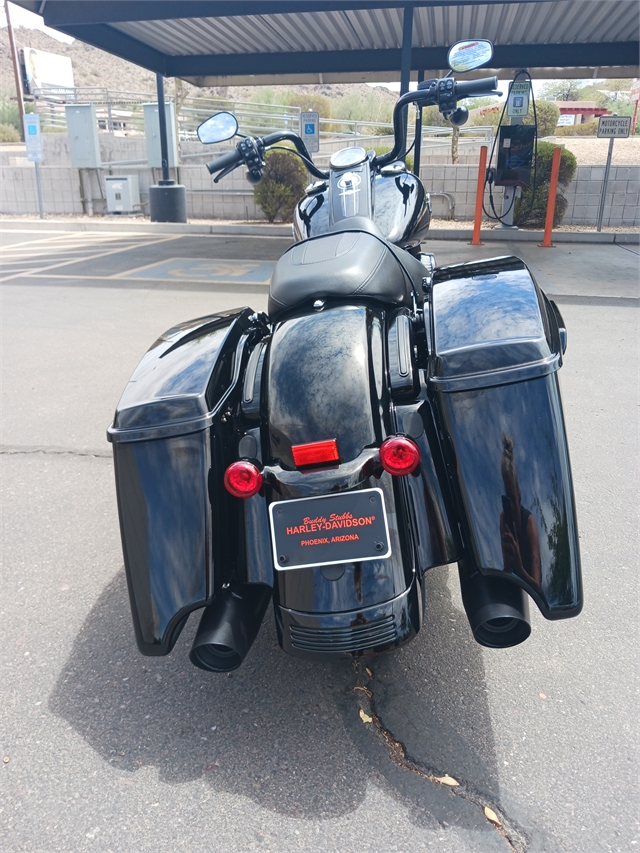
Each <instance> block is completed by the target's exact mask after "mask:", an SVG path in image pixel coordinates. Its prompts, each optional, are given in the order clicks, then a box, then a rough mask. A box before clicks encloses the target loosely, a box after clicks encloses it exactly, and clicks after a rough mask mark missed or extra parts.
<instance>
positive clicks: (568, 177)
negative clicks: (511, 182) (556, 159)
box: [514, 142, 578, 228]
mask: <svg viewBox="0 0 640 853" xmlns="http://www.w3.org/2000/svg"><path fill="white" fill-rule="evenodd" d="M556 147H557V146H555V145H552V144H551V143H550V142H538V150H537V154H536V166H537V176H536V181H537V187H536V194H535V199H534V201H533V207H532V210H531V213H530V214H529V215H528V216H527V218H526V222H522V223H521V224H523V225H524V224H526V225H527V226H528V227H530V228H540V227H542V226H544V223H545V219H546V216H547V200H548V198H549V184H550V182H551V160H552V157H553V149H554V148H556ZM577 165H578V164H577V160H576V158H575V155H574V154H572V153H571V151H567V150H566V149H563V150H562V154H561V155H560V171H559V173H558V192H557V194H556V204H555V208H554V212H553V224H554V226H556V225H560V223H561V222H562V217H563V216H564V214H565V211H566V209H567V204H568V202H567V200H566V198H565V197H564V195H563V193H562V190H563V189H565V188H566V187H567V186H568V185H569V184H570V183H571V181H572V180H573V176H574V175H575V173H576V167H577ZM532 180H533V172H532ZM532 193H533V188H532V187H530V186H529V187H523V189H522V196H521V198H519V199H517V200H516V206H515V211H514V216H515V221H516V222H519V221H520V218H521V217H522V216H524V215H526V213H527V211H528V210H529V207H530V206H531V197H532Z"/></svg>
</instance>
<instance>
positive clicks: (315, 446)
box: [291, 438, 340, 468]
mask: <svg viewBox="0 0 640 853" xmlns="http://www.w3.org/2000/svg"><path fill="white" fill-rule="evenodd" d="M291 450H292V452H293V461H294V462H295V463H296V467H297V468H302V467H304V466H305V465H322V464H323V463H325V462H338V461H339V460H340V454H339V453H338V442H337V441H336V440H335V438H331V439H329V440H328V441H314V442H313V443H311V444H294V445H293V446H292V448H291Z"/></svg>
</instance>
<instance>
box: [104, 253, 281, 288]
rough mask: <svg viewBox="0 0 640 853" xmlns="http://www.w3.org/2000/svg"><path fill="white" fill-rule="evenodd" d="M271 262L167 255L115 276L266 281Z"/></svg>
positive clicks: (242, 281) (269, 276)
mask: <svg viewBox="0 0 640 853" xmlns="http://www.w3.org/2000/svg"><path fill="white" fill-rule="evenodd" d="M274 266H275V264H274V263H272V262H270V261H235V260H222V261H221V260H208V259H202V258H198V259H196V258H169V259H168V260H165V261H158V262H156V263H155V264H149V265H148V266H145V267H140V268H139V269H134V270H129V271H128V272H126V273H122V274H121V275H120V276H119V277H121V278H131V279H149V280H164V281H171V280H173V281H207V282H211V283H212V284H215V283H216V282H238V283H239V284H268V283H269V281H270V280H271V274H272V273H273V268H274Z"/></svg>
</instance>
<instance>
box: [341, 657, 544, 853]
mask: <svg viewBox="0 0 640 853" xmlns="http://www.w3.org/2000/svg"><path fill="white" fill-rule="evenodd" d="M353 669H354V673H355V675H356V678H358V679H359V680H360V679H361V678H362V672H361V669H360V664H359V663H358V662H357V661H354V662H353ZM365 671H366V677H367V681H366V682H365V683H364V684H357V685H356V686H355V687H354V688H353V692H354V693H357V694H363V695H364V696H366V697H367V699H368V710H366V713H368V715H369V716H370V717H371V718H372V721H373V724H374V726H375V727H376V730H377V732H378V734H379V735H380V736H381V737H382V740H383V741H384V743H385V745H386V747H387V750H388V752H389V756H390V758H391V761H393V763H394V764H396V765H397V766H398V767H400V768H401V769H402V770H408V771H409V772H411V773H415V774H416V775H417V776H420V777H421V778H422V779H425V780H427V781H428V782H431V783H432V784H434V785H442V786H444V787H447V788H449V790H450V791H451V794H452V795H453V796H456V797H462V798H463V799H465V800H467V801H468V802H470V803H473V805H475V806H478V808H479V809H480V810H481V811H482V813H483V815H484V817H485V818H486V819H487V821H488V822H489V823H490V824H491V825H492V826H493V827H494V828H495V829H497V830H498V832H499V833H500V834H501V835H502V837H503V838H504V839H505V841H506V842H507V844H508V845H509V849H510V850H511V851H512V853H526V850H527V846H528V844H527V837H526V835H525V834H524V832H523V831H522V830H521V829H520V828H519V827H517V826H516V825H515V824H514V823H513V821H511V820H510V819H509V818H508V817H507V816H506V815H505V814H504V812H503V811H502V810H501V809H500V807H499V806H498V805H497V804H495V803H491V802H489V801H488V800H487V798H486V797H485V796H483V795H482V794H480V793H479V792H478V791H476V790H474V788H473V787H472V786H471V785H469V783H468V782H464V781H460V780H459V779H457V777H456V779H455V781H456V782H457V784H456V785H453V784H452V782H453V781H454V780H453V779H452V777H451V776H449V774H448V773H442V774H440V776H438V775H437V773H436V772H435V771H434V770H433V769H432V771H431V772H430V771H429V770H428V769H426V768H425V767H421V766H420V764H419V763H418V762H417V761H416V760H415V759H414V758H412V757H411V756H410V755H409V754H408V753H407V749H406V747H405V745H404V744H403V743H402V741H400V740H398V739H397V738H396V736H395V735H394V734H393V732H391V731H390V730H389V729H388V728H387V727H386V726H385V725H384V723H383V722H382V718H381V717H380V714H379V712H378V710H377V708H376V702H375V698H374V696H373V679H374V675H373V673H372V672H371V670H370V669H369V668H368V667H365ZM361 710H365V709H362V708H361ZM444 779H451V782H449V783H447V782H445V781H443V780H444ZM486 808H489V809H490V810H491V811H492V812H493V813H494V814H495V816H496V817H497V819H498V821H499V823H495V822H494V821H493V820H491V819H490V818H488V817H487V814H486V812H485V809H486Z"/></svg>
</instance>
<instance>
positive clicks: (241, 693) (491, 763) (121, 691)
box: [50, 569, 497, 831]
mask: <svg viewBox="0 0 640 853" xmlns="http://www.w3.org/2000/svg"><path fill="white" fill-rule="evenodd" d="M446 571H447V570H446V569H439V570H435V571H434V572H432V573H430V574H429V575H428V585H427V595H428V601H429V603H428V606H427V614H426V621H425V625H424V627H423V629H422V631H421V633H420V635H419V636H418V638H417V639H416V640H415V641H414V642H413V643H412V644H410V645H409V646H407V647H406V648H405V649H403V650H402V651H400V652H396V653H393V654H391V655H388V656H386V657H385V658H379V659H378V660H376V661H375V662H373V663H370V664H369V666H370V668H371V669H373V671H374V676H375V677H374V681H373V688H374V696H375V701H376V703H377V707H378V711H379V713H380V715H381V717H382V720H383V723H384V725H385V726H386V727H388V728H389V729H391V730H392V731H393V734H394V736H395V737H396V738H398V739H399V740H401V741H402V742H403V743H404V744H405V745H406V747H407V750H408V752H409V754H410V755H411V756H412V757H413V758H414V759H417V760H418V761H420V762H423V763H424V764H425V765H427V766H428V767H429V768H431V769H434V770H436V771H439V772H442V773H444V772H448V773H449V774H451V775H452V776H457V777H458V778H460V779H461V780H466V781H468V782H469V783H470V784H471V785H473V786H474V787H475V788H477V789H480V790H483V791H485V792H486V793H487V794H488V795H490V796H492V798H494V799H495V798H496V797H497V782H496V779H497V774H496V767H495V755H494V749H493V738H492V732H491V723H490V719H489V713H488V705H487V698H486V692H485V678H484V668H483V663H482V657H481V653H480V649H479V647H477V646H476V645H475V644H474V643H473V641H472V639H471V635H470V632H469V630H468V628H467V625H466V618H465V616H464V614H463V613H461V612H459V611H457V610H454V609H453V607H452V605H451V599H450V595H449V589H448V587H447V583H446ZM197 622H198V617H197V614H196V615H195V616H192V618H191V620H190V623H189V625H188V626H187V629H185V631H184V632H183V635H182V637H181V638H180V640H179V641H178V644H177V646H176V648H175V649H174V651H173V653H172V654H171V655H170V656H169V657H167V658H144V657H142V656H141V655H140V654H139V653H138V651H137V649H136V647H135V643H134V640H133V630H132V627H131V622H130V617H129V605H128V598H127V591H126V583H125V578H124V573H123V572H120V573H119V574H118V575H117V576H116V578H115V579H114V580H113V581H112V582H111V583H110V584H109V586H107V588H106V589H105V591H104V592H103V594H102V596H101V597H100V599H99V600H98V601H97V603H96V605H95V606H94V608H93V610H92V611H91V613H90V614H89V616H88V617H87V619H86V621H85V623H84V625H83V627H82V629H81V631H80V633H79V634H78V636H77V638H76V641H75V643H74V646H73V650H72V652H71V655H70V658H69V660H68V662H67V664H66V665H65V667H64V669H63V671H62V673H61V675H60V678H59V680H58V682H57V684H56V687H55V689H54V692H53V694H52V696H51V698H50V708H51V710H52V711H53V713H55V714H56V715H59V716H61V717H63V718H64V719H65V720H67V721H68V722H69V724H70V725H71V726H72V727H73V728H74V729H75V730H76V731H77V732H78V733H79V734H80V735H81V736H82V737H83V738H84V739H85V740H86V741H87V742H88V743H89V744H90V746H91V747H92V748H93V749H94V750H95V751H96V752H97V753H98V754H99V755H100V756H102V758H103V759H104V760H105V761H107V762H109V763H110V764H111V765H112V766H113V767H114V768H118V769H120V770H125V771H130V772H133V771H135V770H137V769H138V768H140V767H142V766H145V765H152V766H155V767H157V768H158V772H159V776H160V779H161V780H162V781H163V782H165V783H168V784H179V783H182V782H186V781H189V780H193V779H197V778H204V779H205V780H206V781H207V783H208V784H209V785H210V786H211V787H212V788H213V789H215V790H224V791H228V792H231V793H234V794H239V795H242V796H245V797H249V798H250V799H252V800H253V801H255V802H256V803H259V804H260V805H261V806H263V807H265V808H267V809H270V810H275V811H277V812H279V813H281V814H284V815H287V816H292V817H297V818H305V819H312V818H313V819H316V820H317V819H322V818H327V817H334V816H339V815H344V814H346V813H349V812H351V811H353V810H355V809H356V808H357V807H358V806H359V804H360V803H361V802H362V800H363V799H364V797H365V793H366V787H367V784H368V783H369V782H373V783H374V784H376V785H377V786H378V787H381V788H383V789H384V790H385V792H386V793H388V794H389V795H390V796H393V797H395V798H396V799H398V800H400V801H401V803H403V804H404V805H405V806H406V807H407V808H408V809H409V813H410V815H411V816H412V819H414V820H415V821H417V822H419V823H420V824H425V823H426V824H427V825H432V824H433V825H436V824H442V822H443V821H446V822H447V823H449V824H451V823H457V824H458V825H461V826H466V827H473V828H474V829H481V830H486V831H491V830H490V828H489V825H488V824H487V822H486V821H485V820H484V818H483V817H482V815H481V813H480V811H479V809H478V808H477V807H475V806H474V807H472V806H471V804H469V803H465V801H464V800H463V799H462V797H460V796H457V797H456V796H455V795H454V794H453V793H452V792H451V790H449V789H447V788H444V787H442V786H439V785H433V784H431V783H429V782H428V781H426V780H424V779H422V778H421V777H420V776H418V775H417V774H415V773H412V772H410V771H407V770H404V769H401V768H400V767H398V766H397V765H395V764H393V762H392V761H391V760H390V758H389V754H388V752H387V749H386V747H385V746H384V745H383V744H382V740H381V739H380V738H377V737H375V736H374V733H373V732H372V731H371V728H372V727H371V726H367V725H363V723H362V721H361V720H360V717H359V714H358V711H359V705H358V698H357V696H358V694H356V693H354V691H353V687H354V685H355V683H356V680H355V676H354V671H353V667H352V665H351V663H350V662H349V661H336V662H335V663H329V664H316V663H307V662H305V661H299V660H297V659H295V658H291V657H289V656H288V655H286V654H284V653H283V652H282V651H281V650H280V649H279V647H278V645H277V640H276V636H275V627H274V624H273V618H272V617H270V616H267V618H266V619H265V624H264V625H263V627H262V630H261V632H260V635H259V637H258V639H257V641H256V643H255V645H254V647H253V649H252V650H251V652H250V654H249V656H248V658H247V660H246V661H245V663H244V664H243V666H242V667H241V668H240V669H239V670H237V671H236V672H234V673H233V675H232V677H229V676H226V675H225V676H222V675H212V674H208V673H205V672H202V671H201V670H198V669H196V668H195V667H193V666H192V665H191V664H190V663H189V661H188V657H187V652H188V649H189V647H190V643H191V639H192V636H193V633H194V632H195V628H196V626H197ZM214 726H215V729H213V728H212V727H214Z"/></svg>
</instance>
